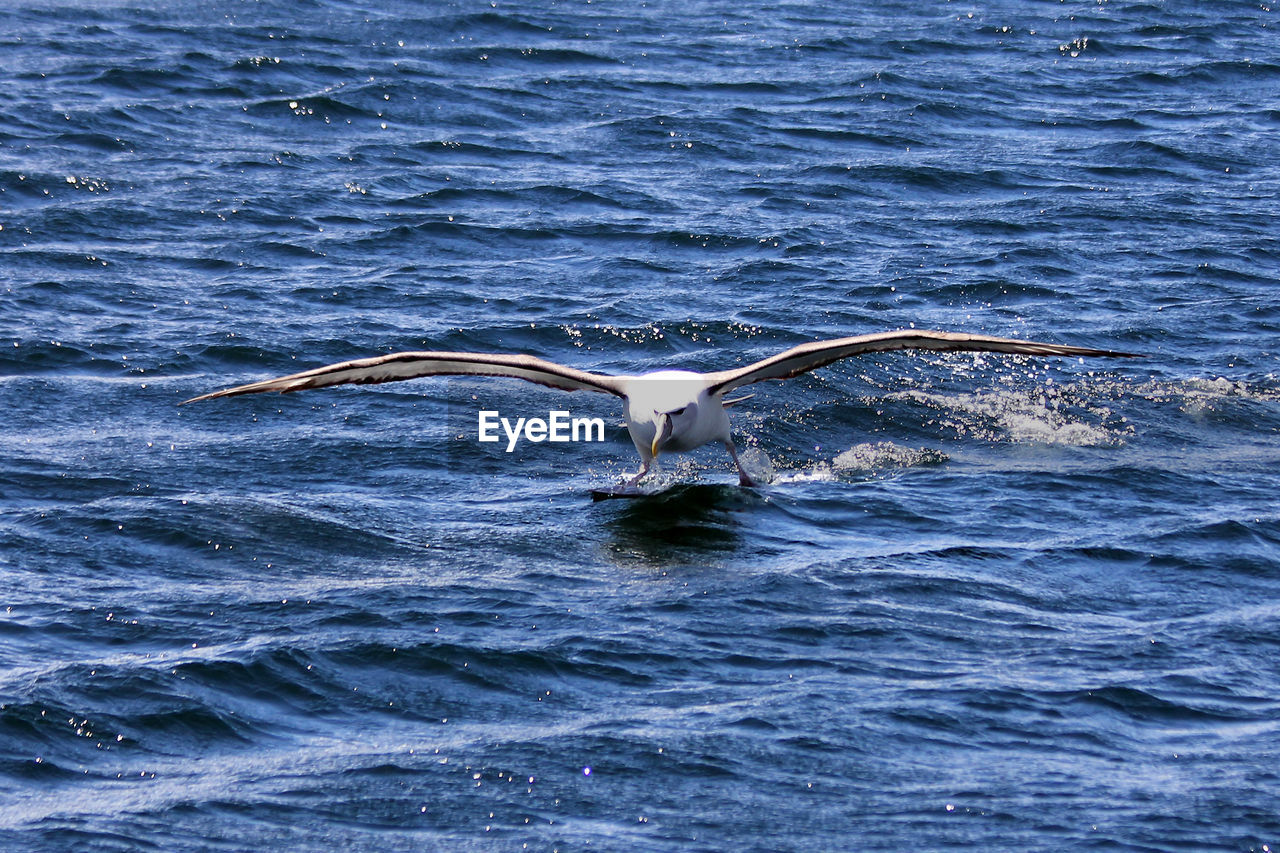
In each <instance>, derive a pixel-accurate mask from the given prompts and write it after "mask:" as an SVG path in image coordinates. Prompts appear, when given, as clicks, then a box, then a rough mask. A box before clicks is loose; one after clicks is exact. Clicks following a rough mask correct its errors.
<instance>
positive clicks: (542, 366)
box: [183, 352, 626, 404]
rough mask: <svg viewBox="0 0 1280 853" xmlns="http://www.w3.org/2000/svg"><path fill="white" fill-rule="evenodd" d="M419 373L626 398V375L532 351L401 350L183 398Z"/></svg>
mask: <svg viewBox="0 0 1280 853" xmlns="http://www.w3.org/2000/svg"><path fill="white" fill-rule="evenodd" d="M420 376H506V377H511V378H514V379H525V380H528V381H529V382H536V383H537V384H539V385H546V386H548V387H550V388H559V389H561V390H564V391H599V392H601V393H605V394H614V395H617V396H619V397H625V396H626V394H625V392H624V391H623V381H624V380H625V378H626V377H621V376H609V375H607V374H604V373H589V372H587V371H585V370H578V369H577V368H573V367H566V366H565V365H563V364H556V363H555V362H552V361H546V360H544V359H541V358H537V357H536V356H532V355H505V354H501V353H488V354H486V353H465V352H397V353H391V354H390V355H381V356H376V357H374V358H362V359H358V360H356V361H344V362H341V363H339V364H330V365H327V366H325V367H317V368H315V369H314V370H307V371H304V372H302V373H294V374H293V375H291V376H282V377H280V378H278V379H264V380H263V381H261V382H251V383H249V384H248V385H237V386H236V387H234V388H226V389H224V390H222V391H214V392H212V393H209V394H201V395H200V396H199V397H192V398H191V399H190V400H184V401H183V403H184V404H185V403H194V402H196V401H198V400H209V399H212V398H214V397H235V396H237V395H239V394H261V393H264V392H267V391H279V392H280V393H282V394H287V393H289V392H290V391H301V390H303V389H305V388H325V387H327V386H329V385H347V384H356V385H370V384H374V383H378V382H396V381H398V380H402V379H417V378H418V377H420Z"/></svg>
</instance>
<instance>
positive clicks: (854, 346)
mask: <svg viewBox="0 0 1280 853" xmlns="http://www.w3.org/2000/svg"><path fill="white" fill-rule="evenodd" d="M899 349H929V350H941V351H970V352H1010V353H1022V354H1025V355H1090V356H1107V357H1110V358H1133V357H1134V355H1133V353H1126V352H1111V351H1110V350H1100V349H1089V348H1088V347H1073V346H1066V345H1064V344H1045V343H1038V342H1036V341H1020V340H1016V339H1014V338H996V337H991V336H989V335H963V334H955V333H951V332H923V331H916V330H915V329H904V330H902V331H898V332H881V333H879V334H874V335H858V336H857V337H853V338H838V339H837V340H834V341H814V342H813V343H809V344H800V346H797V347H792V348H791V349H789V350H787V351H786V352H783V353H779V354H778V355H775V356H773V357H772V358H766V359H764V360H763V361H757V362H756V363H754V364H748V365H747V366H746V367H739V368H737V369H735V370H721V371H718V372H716V373H709V374H707V383H708V386H707V390H708V391H709V392H710V393H712V394H723V393H725V392H726V391H732V390H733V389H734V388H739V387H741V386H743V385H750V384H751V383H752V382H760V381H762V380H765V379H790V378H791V377H792V376H799V375H800V374H801V373H806V372H808V371H810V370H813V369H815V368H818V367H822V366H823V365H827V364H830V363H831V362H833V361H838V360H840V359H842V358H848V357H849V356H851V355H862V354H863V353H868V352H888V351H890V350H899Z"/></svg>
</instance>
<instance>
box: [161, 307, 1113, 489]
mask: <svg viewBox="0 0 1280 853" xmlns="http://www.w3.org/2000/svg"><path fill="white" fill-rule="evenodd" d="M899 349H928V350H938V351H971V352H975V351H976V352H1005V353H1020V354H1025V355H1060V356H1072V355H1074V356H1108V357H1121V358H1127V357H1131V354H1130V353H1123V352H1112V351H1109V350H1098V349H1089V348H1087V347H1077V346H1067V345H1064V344H1046V343H1038V342H1035V341H1020V340H1016V339H1013V338H998V337H992V336H989V335H962V334H953V333H948V332H925V331H916V330H904V331H899V332H885V333H881V334H874V335H859V336H857V337H850V338H839V339H836V340H831V341H814V342H812V343H808V344H801V345H799V346H796V347H792V348H791V349H789V350H786V351H785V352H782V353H779V354H778V355H775V356H772V357H771V358H766V359H763V360H762V361H757V362H754V363H752V364H749V365H746V366H745V367H739V368H734V369H730V370H721V371H716V372H712V373H697V372H694V371H691V370H659V371H655V372H652V373H644V374H639V375H624V376H611V375H608V374H603V373H591V372H588V371H585V370H578V369H577V368H573V367H568V366H566V365H562V364H556V363H555V362H550V361H546V360H544V359H540V358H537V357H535V356H530V355H507V354H487V353H457V352H401V353H392V354H391V355H383V356H377V357H374V358H366V359H359V360H357V361H347V362H342V363H339V364H331V365H327V366H325V367H319V368H316V369H314V370H308V371H304V372H302V373H295V374H293V375H291V376H283V377H280V378H279V379H267V380H264V381H262V382H252V383H250V384H248V385H238V386H236V387H234V388H227V389H225V390H223V391H215V392H213V393H210V394H203V395H201V396H199V397H194V398H192V399H190V400H186V401H185V402H187V403H193V402H196V401H197V400H207V399H211V398H214V397H233V396H237V395H240V394H257V393H263V392H267V391H278V392H281V393H288V392H290V391H299V390H302V389H304V388H322V387H326V386H329V385H343V384H371V383H379V382H393V381H397V380H402V379H415V378H418V377H422V376H443V375H452V376H457V375H469V376H504V377H511V378H516V379H524V380H527V381H530V382H536V383H538V384H540V385H546V386H548V387H551V388H559V389H561V390H564V391H579V390H586V391H598V392H601V393H606V394H613V395H615V396H617V397H621V398H622V400H623V414H624V415H625V417H626V421H627V431H628V432H629V433H630V434H631V441H632V442H633V443H634V444H635V446H636V450H637V451H639V453H640V461H641V467H640V471H639V473H637V474H636V475H635V476H634V477H632V478H631V479H630V480H629V481H628V482H627V483H626V485H625V486H624V487H623V488H624V489H630V488H632V487H634V486H635V485H636V483H638V482H639V481H640V479H641V478H643V477H644V476H645V475H646V474H647V473H648V472H649V469H650V466H651V465H652V464H653V461H654V459H655V458H656V457H657V456H658V455H659V454H660V453H664V452H667V453H685V452H688V451H690V450H694V449H696V448H698V447H701V446H702V445H704V444H709V443H711V442H720V443H723V444H724V446H725V449H726V450H727V451H728V452H729V455H730V456H731V457H732V458H733V461H734V464H735V465H736V466H737V468H738V475H739V480H740V482H741V483H742V484H743V485H755V483H754V481H753V480H752V478H751V476H750V475H749V474H748V473H747V471H746V470H745V469H744V468H743V467H742V463H741V462H740V461H739V460H738V454H737V450H736V448H735V447H734V444H733V439H732V437H731V435H730V430H729V415H728V413H727V412H726V411H725V407H726V406H727V405H730V404H731V403H732V402H733V401H728V402H726V401H725V399H724V396H725V394H726V393H727V392H728V391H731V390H733V389H735V388H739V387H741V386H743V385H749V384H751V383H753V382H761V381H763V380H766V379H788V378H790V377H793V376H797V375H799V374H801V373H805V372H807V371H810V370H813V369H815V368H818V367H822V366H823V365H826V364H830V363H831V362H833V361H836V360H838V359H841V358H848V357H849V356H853V355H860V354H863V353H868V352H886V351H890V350H899Z"/></svg>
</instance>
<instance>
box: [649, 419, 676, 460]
mask: <svg viewBox="0 0 1280 853" xmlns="http://www.w3.org/2000/svg"><path fill="white" fill-rule="evenodd" d="M655 426H656V429H655V430H654V431H653V444H652V445H650V446H649V455H650V456H652V457H653V458H654V459H657V458H658V450H659V448H660V447H661V445H662V442H664V441H666V440H667V439H668V438H670V437H671V415H669V414H666V413H665V412H664V413H663V414H661V415H658V422H657V424H655Z"/></svg>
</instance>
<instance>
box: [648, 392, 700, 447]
mask: <svg viewBox="0 0 1280 853" xmlns="http://www.w3.org/2000/svg"><path fill="white" fill-rule="evenodd" d="M697 419H698V404H697V403H688V404H686V405H683V406H681V407H680V408H678V409H672V410H670V411H666V412H657V411H655V412H654V413H653V444H652V445H651V446H650V448H649V452H650V453H651V454H652V455H653V457H654V458H655V459H656V458H657V456H658V454H659V453H661V452H662V449H663V448H664V447H666V446H667V445H668V444H673V445H681V444H682V443H683V442H682V441H681V439H682V438H683V436H684V434H685V432H687V431H688V429H689V427H690V426H691V425H692V424H693V423H694V422H695V421H696V420H697Z"/></svg>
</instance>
